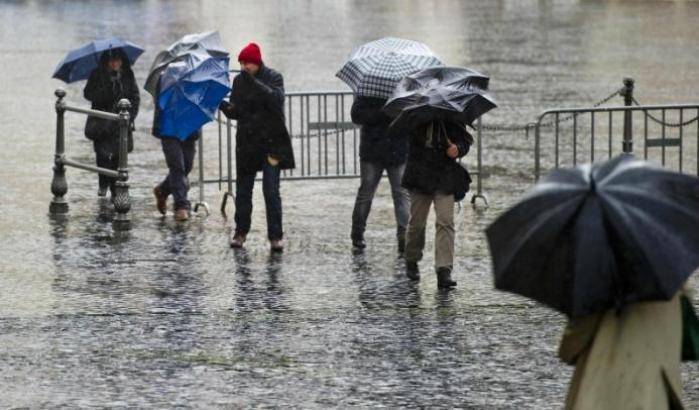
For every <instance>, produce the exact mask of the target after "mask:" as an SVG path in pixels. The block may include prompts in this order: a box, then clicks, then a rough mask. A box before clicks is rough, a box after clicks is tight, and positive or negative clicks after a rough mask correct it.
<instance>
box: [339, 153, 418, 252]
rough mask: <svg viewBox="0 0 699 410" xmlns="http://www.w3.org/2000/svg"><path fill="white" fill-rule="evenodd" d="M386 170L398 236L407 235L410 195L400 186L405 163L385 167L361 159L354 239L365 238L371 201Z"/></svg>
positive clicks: (354, 217) (353, 215) (353, 213)
mask: <svg viewBox="0 0 699 410" xmlns="http://www.w3.org/2000/svg"><path fill="white" fill-rule="evenodd" d="M384 170H386V173H387V174H388V181H389V182H390V183H391V195H392V196H393V212H394V214H395V217H396V226H397V232H396V234H397V236H398V237H401V236H402V235H405V230H406V227H407V226H408V220H409V219H410V196H409V194H408V191H407V190H405V189H404V188H403V187H401V186H400V180H401V178H402V177H403V172H404V171H405V164H404V163H403V164H400V165H395V166H392V167H384V166H383V165H381V164H378V163H374V162H367V161H360V168H359V175H360V178H361V182H360V185H359V190H358V191H357V199H356V201H355V202H354V211H353V212H352V234H351V235H352V239H353V240H357V239H363V238H364V231H365V230H366V221H367V219H368V218H369V212H370V211H371V202H372V201H373V199H374V194H375V193H376V188H378V186H379V182H380V181H381V175H382V174H383V171H384Z"/></svg>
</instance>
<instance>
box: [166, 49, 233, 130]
mask: <svg viewBox="0 0 699 410" xmlns="http://www.w3.org/2000/svg"><path fill="white" fill-rule="evenodd" d="M228 62H229V61H228V58H220V57H211V56H209V55H207V54H205V53H190V54H189V55H188V56H187V58H185V59H183V60H179V61H175V62H173V63H170V64H169V65H168V66H167V67H166V68H165V70H163V71H162V73H161V75H160V93H159V94H158V101H157V103H158V107H159V108H160V110H161V113H160V117H159V121H160V133H161V134H162V135H167V136H173V137H176V138H178V139H180V140H185V139H187V137H189V136H190V135H192V133H194V132H195V131H197V130H198V129H199V128H201V127H202V125H204V124H206V123H207V122H209V121H211V120H213V119H214V113H215V112H216V109H217V108H218V106H219V104H220V103H221V101H223V98H224V97H225V96H226V94H228V91H229V90H230V81H229V77H228Z"/></svg>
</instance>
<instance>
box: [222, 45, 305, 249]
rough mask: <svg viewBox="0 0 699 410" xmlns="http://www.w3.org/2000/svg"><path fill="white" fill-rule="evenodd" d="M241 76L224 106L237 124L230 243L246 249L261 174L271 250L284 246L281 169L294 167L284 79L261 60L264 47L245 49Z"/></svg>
mask: <svg viewBox="0 0 699 410" xmlns="http://www.w3.org/2000/svg"><path fill="white" fill-rule="evenodd" d="M238 61H239V62H240V67H241V72H240V74H238V75H237V76H236V77H235V79H234V80H233V84H232V86H231V95H230V102H226V101H224V102H223V103H221V106H220V107H219V108H220V109H221V111H222V112H223V113H224V114H225V115H226V117H228V118H230V119H233V120H236V121H237V131H236V150H235V153H236V197H235V207H236V209H235V232H234V234H233V237H232V239H231V242H230V245H231V247H233V248H241V247H243V245H244V244H245V241H246V239H247V235H248V232H250V224H251V216H252V193H253V187H254V184H255V177H256V175H257V173H258V172H259V171H262V192H263V194H264V198H265V208H266V214H267V237H268V239H269V241H270V246H271V249H272V251H274V252H281V251H282V250H283V249H284V245H283V241H282V240H283V236H284V232H283V227H282V200H281V194H280V190H279V179H280V171H281V170H284V169H293V168H294V167H295V163H294V153H293V148H292V146H291V137H290V136H289V132H288V131H287V129H286V125H285V116H284V98H285V94H284V78H283V77H282V75H281V74H280V73H278V72H277V71H275V70H273V69H272V68H269V67H268V66H267V65H265V64H264V62H263V60H262V52H261V50H260V47H259V46H258V45H257V44H255V43H250V44H248V45H247V46H245V47H244V48H243V49H242V50H241V52H240V54H239V55H238Z"/></svg>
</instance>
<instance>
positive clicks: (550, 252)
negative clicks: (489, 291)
mask: <svg viewBox="0 0 699 410" xmlns="http://www.w3.org/2000/svg"><path fill="white" fill-rule="evenodd" d="M486 234H487V238H488V243H489V246H490V253H491V255H492V260H493V273H494V276H495V287H496V288H497V289H500V290H504V291H508V292H513V293H516V294H519V295H522V296H525V297H528V298H531V299H534V300H536V301H539V302H541V303H543V304H545V305H547V306H550V307H552V308H553V309H556V310H557V311H560V312H562V313H564V314H565V315H566V316H567V317H568V319H569V325H568V327H567V329H566V331H565V334H564V337H563V340H562V342H561V347H560V350H559V356H560V357H561V358H562V359H563V360H564V361H565V362H566V363H569V364H574V365H575V372H574V374H573V379H572V381H571V384H570V389H569V392H568V397H567V399H566V408H567V409H601V410H605V409H609V410H612V409H648V410H651V409H681V408H683V406H682V403H681V390H682V389H681V387H682V384H681V378H680V375H681V374H680V361H681V360H682V359H683V358H684V359H685V360H690V359H691V360H697V359H698V358H699V357H698V356H699V323H698V321H697V319H696V316H695V314H694V311H693V308H692V305H691V302H689V300H688V299H687V297H686V295H685V293H684V291H683V286H684V285H685V284H686V282H687V279H688V277H689V276H690V275H691V274H692V273H693V272H694V271H695V270H696V269H697V267H699V179H697V178H695V177H692V176H688V175H682V174H678V173H674V172H671V171H667V170H663V169H658V168H655V167H652V166H649V165H647V164H646V163H644V162H642V161H639V160H636V159H635V158H633V157H632V156H631V155H626V154H625V155H621V156H619V157H616V158H614V159H612V160H610V161H607V162H604V163H600V164H594V165H589V164H588V165H584V166H580V167H577V168H574V169H560V170H555V171H553V172H552V173H551V174H549V175H548V176H547V177H546V178H545V179H544V180H543V181H542V182H541V183H539V184H538V185H537V186H536V187H535V188H534V189H533V190H532V191H531V192H529V193H528V194H527V196H526V197H525V198H524V199H523V200H522V201H521V202H520V203H518V204H516V205H515V206H514V207H513V208H512V209H510V210H508V211H507V212H505V213H504V214H503V215H501V216H500V217H499V218H498V219H497V220H496V221H495V222H493V223H492V224H491V225H490V226H489V227H488V228H487V230H486Z"/></svg>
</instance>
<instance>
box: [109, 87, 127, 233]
mask: <svg viewBox="0 0 699 410" xmlns="http://www.w3.org/2000/svg"><path fill="white" fill-rule="evenodd" d="M117 107H119V168H118V169H117V172H118V173H119V179H118V180H117V181H116V183H115V187H114V190H115V194H114V198H113V201H114V210H115V211H116V213H117V214H116V216H115V217H114V220H113V221H112V226H113V228H114V229H115V230H118V231H126V230H129V229H131V221H130V220H129V217H128V215H127V214H128V213H129V210H130V209H131V199H130V198H129V182H128V181H129V169H128V165H129V162H128V155H129V153H128V151H129V150H128V138H129V127H130V125H131V123H130V120H129V119H130V115H129V109H130V108H131V103H130V102H129V100H127V99H125V98H124V99H121V100H119V104H118V105H117Z"/></svg>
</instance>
